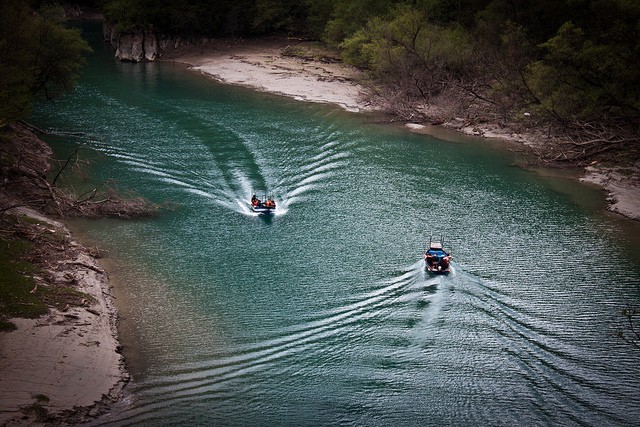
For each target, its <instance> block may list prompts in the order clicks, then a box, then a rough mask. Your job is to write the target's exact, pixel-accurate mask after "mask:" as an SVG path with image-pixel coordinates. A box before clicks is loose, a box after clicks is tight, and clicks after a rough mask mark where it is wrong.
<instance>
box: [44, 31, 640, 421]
mask: <svg viewBox="0 0 640 427" xmlns="http://www.w3.org/2000/svg"><path fill="white" fill-rule="evenodd" d="M84 31H85V35H86V37H88V38H89V39H90V40H91V42H92V46H93V48H94V53H93V54H92V55H91V56H90V57H89V62H88V65H87V68H86V72H85V74H84V75H83V77H82V79H81V81H80V82H79V85H78V88H77V90H76V91H75V92H74V93H73V94H70V95H68V96H66V97H64V98H63V99H61V100H59V101H56V102H55V103H49V104H45V105H44V106H40V107H38V108H36V111H34V118H33V121H34V123H35V124H36V125H38V126H41V127H44V128H48V129H55V130H59V131H65V132H83V133H84V134H83V135H78V136H66V137H56V138H50V142H51V143H52V144H53V145H54V146H55V149H56V152H57V153H58V156H59V157H65V156H67V155H68V154H69V153H70V152H72V151H73V149H74V148H75V147H76V146H77V145H78V144H82V145H83V149H81V151H80V158H81V159H82V160H83V161H85V160H90V161H91V163H90V164H89V166H86V167H85V171H86V174H87V175H86V177H85V181H84V182H83V183H77V185H79V186H87V187H88V188H90V187H91V186H92V185H100V183H103V182H106V181H109V182H112V185H116V186H117V187H118V188H120V189H123V190H132V191H134V192H135V193H136V194H139V195H142V196H144V197H147V198H149V199H151V200H152V201H154V202H158V203H160V202H164V201H170V202H172V203H175V204H177V205H178V208H177V209H175V210H170V211H166V212H164V213H163V214H162V215H161V216H159V217H158V218H153V219H145V220H133V221H127V220H115V219H110V220H98V221H77V222H76V223H75V225H74V227H75V228H77V229H78V230H80V231H81V232H82V234H83V235H84V236H85V238H86V239H88V240H90V241H91V242H94V243H95V244H96V245H98V246H100V247H101V248H103V249H104V250H105V251H107V254H108V256H107V258H106V259H105V262H106V263H107V265H108V270H109V271H110V274H111V277H112V281H113V283H114V285H115V289H114V293H115V295H116V297H117V301H116V302H117V305H118V308H119V310H120V314H121V322H120V335H121V340H122V342H123V344H124V347H125V352H124V354H125V357H126V359H127V363H128V368H129V370H130V372H131V374H132V382H131V384H130V385H129V386H128V387H127V388H126V396H125V399H124V401H122V402H120V403H118V404H116V405H115V406H114V407H113V409H112V411H111V412H110V413H109V414H108V415H107V416H105V417H103V418H101V419H99V420H98V421H97V424H104V425H149V426H176V425H185V426H186V425H189V426H191V425H238V426H251V425H256V426H262V425H264V426H266V425H291V426H305V425H316V426H317V425H367V426H390V425H393V426H417V425H421V426H423V425H434V426H435V425H437V426H441V425H452V426H469V425H492V426H512V425H580V426H603V425H607V426H611V425H621V426H624V425H629V426H631V425H637V422H638V420H639V419H640V399H638V391H639V385H640V364H639V363H638V360H639V358H640V350H638V349H636V348H634V347H633V346H630V345H629V344H627V343H625V342H624V341H623V340H621V339H620V338H619V337H617V336H616V332H617V331H618V330H620V328H621V327H622V326H621V322H622V321H623V320H624V319H622V316H621V314H620V312H621V310H622V308H624V307H625V306H626V305H627V304H629V303H634V302H635V303H637V301H638V300H639V297H640V286H639V284H640V257H639V255H638V252H639V251H638V248H639V247H640V246H639V245H638V242H637V240H634V238H635V236H634V234H636V232H637V230H638V227H637V225H636V224H634V223H632V222H630V221H627V220H624V219H622V218H619V217H617V216H614V215H612V214H608V213H606V212H605V211H604V210H603V209H602V202H601V199H602V196H601V194H600V191H599V190H597V189H594V188H591V187H588V186H585V185H582V184H579V183H577V182H575V181H574V180H567V179H563V178H558V177H547V176H543V175H540V174H537V173H533V172H531V171H527V170H523V169H521V168H518V167H515V166H513V164H514V162H515V161H516V160H517V159H516V158H515V157H514V156H515V155H514V154H513V153H512V152H510V151H508V150H504V149H499V148H496V147H495V146H494V145H491V144H488V143H486V142H482V140H473V141H470V140H469V139H468V138H462V137H461V138H460V139H459V140H457V141H455V140H454V141H448V142H445V141H442V140H438V139H435V138H433V137H429V136H425V135H416V134H412V133H409V132H407V131H406V130H403V129H398V128H395V127H392V126H382V125H379V124H376V123H375V121H374V120H371V117H369V116H366V115H362V114H360V115H359V114H352V113H347V112H344V111H341V110H339V109H338V108H336V107H332V106H327V105H319V104H310V103H302V102H297V101H294V100H289V99H286V98H282V97H278V96H275V95H269V94H263V93H256V92H253V91H251V90H247V89H243V88H238V87H229V86H225V85H221V84H217V83H215V82H213V81H211V80H210V79H208V78H206V77H204V76H202V75H199V74H195V73H192V72H189V71H188V70H186V68H185V67H183V66H181V65H176V64H170V63H150V64H131V63H118V62H116V61H115V60H114V59H113V57H112V53H111V52H110V51H109V49H108V48H107V47H106V46H104V45H103V44H101V42H100V37H99V28H98V26H96V25H95V24H91V25H86V26H85V27H84ZM253 191H257V192H258V193H259V194H261V193H262V192H266V193H268V194H270V195H271V194H272V195H273V197H274V198H275V200H276V201H277V202H278V209H277V211H276V214H275V215H273V216H270V217H264V216H258V215H255V214H253V213H252V212H251V211H250V209H249V206H248V200H249V198H250V196H251V194H252V192H253ZM430 237H433V238H434V239H437V240H440V238H441V237H444V239H445V245H446V246H448V247H450V248H451V250H452V253H453V256H454V258H453V271H452V272H451V273H450V274H448V275H438V276H434V275H431V274H429V273H428V272H426V271H425V269H424V262H423V260H422V253H423V251H424V249H425V245H426V244H427V243H428V241H429V238H430Z"/></svg>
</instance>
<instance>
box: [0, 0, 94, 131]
mask: <svg viewBox="0 0 640 427" xmlns="http://www.w3.org/2000/svg"><path fill="white" fill-rule="evenodd" d="M62 16H63V12H62V10H61V9H60V8H57V7H53V6H50V5H45V6H43V7H42V9H41V10H40V11H39V12H37V13H36V12H35V11H34V10H32V9H31V8H30V7H29V6H28V3H27V2H25V1H23V0H4V1H2V2H0V127H2V126H5V125H6V124H8V123H11V122H14V121H16V120H19V119H22V118H24V117H26V115H27V114H28V113H29V109H30V105H31V102H32V100H33V98H34V97H36V96H40V95H43V96H45V97H46V98H52V97H55V96H58V95H59V94H60V93H62V92H63V91H65V90H69V89H71V88H72V87H73V84H74V82H75V79H76V78H77V75H78V73H79V72H80V69H81V67H82V66H83V65H84V57H83V55H84V54H86V53H87V52H89V50H90V49H89V47H88V45H87V44H86V42H84V41H83V40H82V38H81V36H80V33H79V31H76V30H70V29H64V28H62V27H61V26H60V19H61V17H62Z"/></svg>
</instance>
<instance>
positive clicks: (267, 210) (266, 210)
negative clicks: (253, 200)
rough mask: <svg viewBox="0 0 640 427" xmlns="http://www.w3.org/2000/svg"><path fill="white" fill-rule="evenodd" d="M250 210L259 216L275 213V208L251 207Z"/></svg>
mask: <svg viewBox="0 0 640 427" xmlns="http://www.w3.org/2000/svg"><path fill="white" fill-rule="evenodd" d="M251 209H253V211H254V212H255V213H259V214H265V215H268V214H272V213H274V212H275V210H276V209H275V208H265V207H251Z"/></svg>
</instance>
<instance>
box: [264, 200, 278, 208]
mask: <svg viewBox="0 0 640 427" xmlns="http://www.w3.org/2000/svg"><path fill="white" fill-rule="evenodd" d="M264 205H265V207H267V208H273V209H275V208H276V202H274V201H273V200H271V199H267V202H266V203H265V204H264Z"/></svg>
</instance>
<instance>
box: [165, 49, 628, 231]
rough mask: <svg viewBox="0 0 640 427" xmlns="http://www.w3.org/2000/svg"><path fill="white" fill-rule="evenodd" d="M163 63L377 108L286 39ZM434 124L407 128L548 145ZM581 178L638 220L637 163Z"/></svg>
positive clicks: (341, 70)
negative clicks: (185, 66) (443, 130)
mask: <svg viewBox="0 0 640 427" xmlns="http://www.w3.org/2000/svg"><path fill="white" fill-rule="evenodd" d="M162 59H163V60H165V61H174V62H179V63H184V64H187V65H188V66H189V67H190V69H192V70H194V71H196V72H200V73H203V74H206V75H208V76H211V77H212V78H214V79H215V80H217V81H220V82H223V83H227V84H236V85H242V86H245V87H249V88H253V89H255V90H259V91H264V92H270V93H275V94H280V95H284V96H288V97H291V98H294V99H298V100H300V101H308V102H320V103H330V104H336V105H339V106H341V107H342V108H344V109H346V110H347V111H352V112H371V111H376V110H378V109H379V106H377V105H376V104H375V102H373V101H372V97H371V96H368V91H367V89H366V88H365V87H364V86H363V85H362V84H361V83H359V82H360V81H361V78H362V73H361V72H360V71H359V70H357V69H355V68H353V67H350V66H346V65H344V64H342V63H341V62H340V61H339V59H338V58H337V57H336V56H335V55H333V56H332V55H331V54H325V52H324V51H323V50H322V49H320V50H319V48H318V47H317V46H316V45H315V44H314V43H312V42H307V41H300V40H296V39H286V38H264V39H258V40H226V41H211V42H208V43H204V44H202V45H198V46H181V47H179V48H176V49H173V50H171V51H169V52H167V53H166V54H165V55H164V56H163V58H162ZM433 108H435V109H437V106H436V107H433ZM439 122H440V123H439V124H438V125H437V126H433V125H432V124H424V123H407V124H406V126H407V127H408V129H409V130H410V131H412V132H419V133H425V134H432V135H433V134H436V135H434V136H437V134H438V133H439V132H438V131H437V129H438V128H441V127H444V128H447V129H453V130H456V131H458V132H461V133H463V134H465V135H470V136H477V137H480V138H490V139H494V140H500V141H509V142H514V143H517V144H520V146H521V147H522V148H523V150H530V151H532V152H534V151H538V152H540V151H544V149H545V148H544V147H545V143H548V142H547V141H546V139H545V137H544V135H541V134H535V133H527V132H523V131H522V130H518V129H513V128H509V127H505V126H501V125H498V124H495V123H491V122H489V121H482V122H479V121H478V120H473V119H469V118H464V117H442V118H441V119H440V120H439ZM434 129H435V132H434ZM581 180H582V181H584V182H590V183H594V184H597V185H600V186H601V187H602V188H603V190H604V191H605V193H606V196H605V197H606V198H607V201H608V202H609V205H608V209H609V210H610V211H612V212H616V213H618V214H621V215H624V216H626V217H628V218H631V219H634V220H640V164H635V165H629V166H627V167H625V168H620V167H612V166H605V165H602V164H592V165H591V166H590V167H589V168H587V169H586V170H585V173H584V176H583V177H582V178H581Z"/></svg>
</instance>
